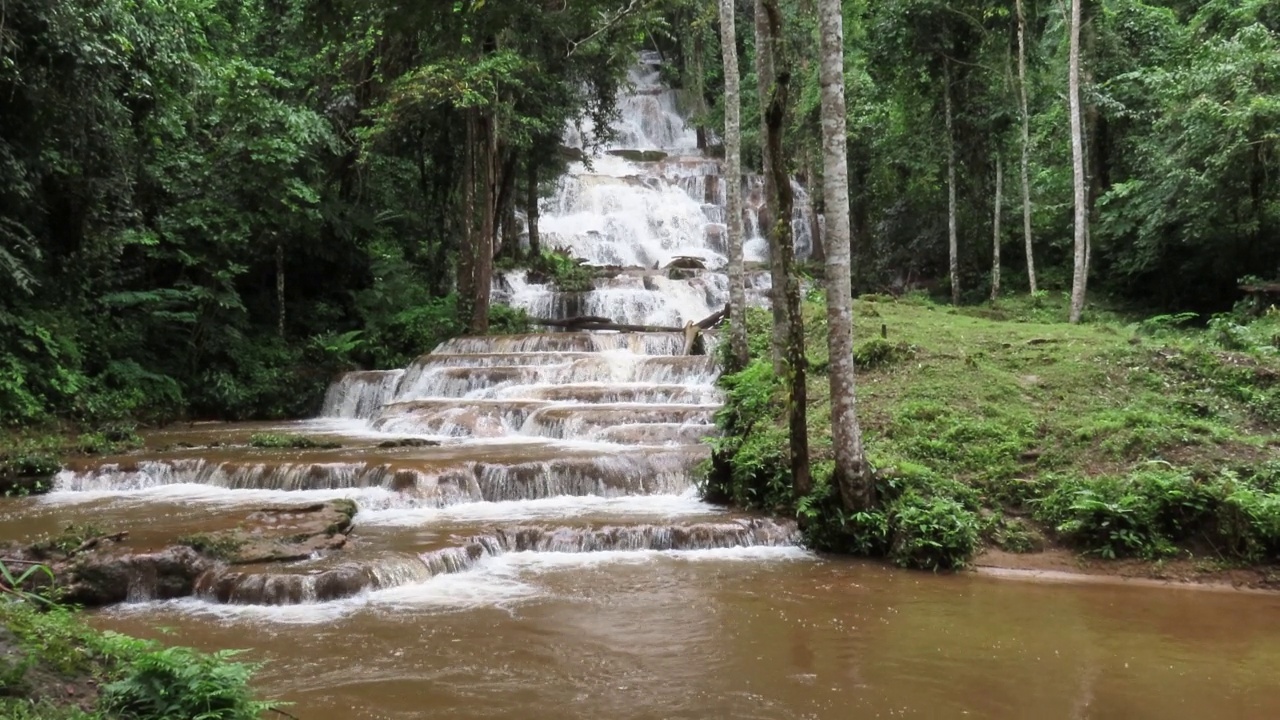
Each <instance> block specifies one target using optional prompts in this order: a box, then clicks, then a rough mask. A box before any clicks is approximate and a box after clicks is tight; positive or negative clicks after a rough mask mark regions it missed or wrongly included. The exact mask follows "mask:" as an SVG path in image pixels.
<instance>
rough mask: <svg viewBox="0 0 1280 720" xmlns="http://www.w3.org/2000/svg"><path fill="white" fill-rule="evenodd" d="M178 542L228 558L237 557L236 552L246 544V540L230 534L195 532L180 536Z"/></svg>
mask: <svg viewBox="0 0 1280 720" xmlns="http://www.w3.org/2000/svg"><path fill="white" fill-rule="evenodd" d="M178 544H179V545H186V546H187V547H189V548H191V549H192V550H195V551H196V552H198V553H202V554H204V555H208V556H209V557H213V558H218V559H220V560H228V559H231V558H233V557H235V555H236V553H238V552H239V551H240V548H241V547H243V546H244V540H243V539H242V538H239V537H236V536H234V535H229V534H216V533H195V534H192V535H183V536H182V537H179V538H178Z"/></svg>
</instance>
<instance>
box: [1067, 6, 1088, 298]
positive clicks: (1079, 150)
mask: <svg viewBox="0 0 1280 720" xmlns="http://www.w3.org/2000/svg"><path fill="white" fill-rule="evenodd" d="M1082 3H1083V0H1071V47H1070V60H1069V66H1068V67H1069V70H1068V75H1067V100H1068V105H1069V109H1070V113H1071V180H1072V188H1073V190H1074V191H1075V192H1074V195H1075V264H1074V268H1073V273H1072V278H1071V316H1070V319H1071V322H1072V323H1078V322H1080V315H1081V314H1082V313H1083V312H1084V294H1085V282H1086V280H1087V279H1088V276H1089V267H1088V249H1087V245H1088V240H1087V238H1088V228H1087V225H1086V224H1087V222H1088V217H1089V215H1088V202H1087V200H1086V198H1085V177H1084V129H1083V128H1082V127H1081V120H1082V118H1081V117H1080V6H1081V4H1082Z"/></svg>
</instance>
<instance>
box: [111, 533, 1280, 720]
mask: <svg viewBox="0 0 1280 720" xmlns="http://www.w3.org/2000/svg"><path fill="white" fill-rule="evenodd" d="M508 559H509V558H508ZM432 583H435V584H436V585H435V586H434V587H430V586H431V585H432ZM1277 617H1280V597H1276V596H1270V595H1245V594H1239V593H1233V592H1210V591H1194V590H1182V589H1152V588H1128V587H1116V586H1091V585H1073V586H1063V585H1048V584H1039V583H1032V582H1019V581H1009V580H997V579H990V578H983V577H978V576H971V575H958V576H935V575H928V574H921V573H911V572H902V571H896V570H892V569H888V568H884V567H881V566H878V565H874V564H868V563H862V562H854V561H845V560H830V559H827V560H823V559H817V558H813V557H810V556H806V555H803V554H799V553H797V554H794V555H778V554H774V555H768V554H762V555H760V556H758V557H756V558H754V559H751V558H749V557H748V556H745V555H740V556H738V557H734V558H732V559H731V558H730V557H729V556H727V555H726V556H725V557H722V558H716V557H714V556H702V557H696V554H688V555H684V556H681V555H679V554H667V555H662V554H648V555H645V556H644V557H630V558H624V557H619V556H615V557H612V558H606V557H589V556H574V557H558V558H554V559H549V558H548V557H541V558H538V557H534V556H533V554H530V557H527V558H520V559H518V560H511V561H509V562H504V563H501V564H494V565H493V566H492V567H487V568H481V569H479V570H478V571H476V572H474V573H472V574H470V575H456V576H448V577H444V578H435V579H433V580H432V581H430V582H428V583H427V584H426V586H421V587H417V588H414V589H413V590H411V591H407V592H406V591H405V590H404V589H397V590H393V591H387V592H384V593H377V594H375V596H374V597H370V598H366V599H363V600H361V601H359V602H351V603H347V604H335V605H331V606H328V607H319V606H312V607H292V608H271V609H262V608H252V609H249V608H234V609H228V608H226V607H213V606H199V605H197V604H196V603H193V602H190V601H186V602H178V603H173V604H169V605H149V606H142V607H134V608H124V609H115V610H111V611H108V612H106V613H103V614H100V615H98V616H97V617H96V618H95V621H94V622H95V624H97V625H98V626H100V627H103V628H110V629H113V630H118V631H121V632H128V633H133V634H137V635H142V636H148V637H164V638H166V639H167V640H169V641H180V642H183V643H189V644H192V645H195V646H197V647H200V648H204V649H209V650H212V649H216V648H225V647H239V648H247V649H248V650H249V652H248V654H247V656H246V657H247V658H248V659H251V660H266V661H268V664H267V665H266V666H265V668H264V669H263V670H262V672H261V673H260V675H259V680H258V687H259V688H260V689H261V690H262V692H264V693H265V694H267V695H271V696H273V697H278V698H283V699H286V700H289V701H292V702H294V703H296V704H295V705H294V706H293V707H292V708H290V712H292V713H294V714H296V715H298V716H299V717H301V718H305V719H306V720H339V719H342V720H346V719H348V718H385V719H392V718H395V719H405V720H408V719H410V718H529V719H539V718H547V719H552V718H557V719H558V718H611V717H616V718H637V719H639V718H655V719H656V718H849V717H866V718H873V717H885V718H889V717H917V718H963V717H975V718H1009V719H1013V718H1096V719H1104V718H1115V719H1117V720H1120V719H1133V718H1161V719H1170V718H1202V717H1213V718H1260V719H1261V718H1274V717H1280V679H1278V676H1277V675H1276V672H1275V669H1276V668H1277V667H1280V623H1277V622H1276V618H1277ZM162 626H164V627H168V628H170V633H169V634H166V635H162V634H161V633H160V631H159V630H158V628H160V627H162Z"/></svg>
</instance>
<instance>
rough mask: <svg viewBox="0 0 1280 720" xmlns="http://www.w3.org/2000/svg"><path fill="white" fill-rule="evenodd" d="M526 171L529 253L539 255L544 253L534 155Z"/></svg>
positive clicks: (526, 215) (536, 166) (526, 213)
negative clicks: (539, 227) (539, 226)
mask: <svg viewBox="0 0 1280 720" xmlns="http://www.w3.org/2000/svg"><path fill="white" fill-rule="evenodd" d="M526 172H528V174H529V176H528V178H526V183H527V187H526V188H525V193H526V195H525V201H524V214H525V219H526V223H527V224H528V226H529V254H530V255H533V256H537V255H541V254H542V238H541V237H540V236H539V233H538V163H537V161H535V160H534V159H533V158H532V157H530V158H529V166H528V169H527V170H526Z"/></svg>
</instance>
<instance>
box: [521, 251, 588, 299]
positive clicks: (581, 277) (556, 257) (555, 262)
mask: <svg viewBox="0 0 1280 720" xmlns="http://www.w3.org/2000/svg"><path fill="white" fill-rule="evenodd" d="M529 271H530V276H531V278H535V277H536V278H539V279H543V280H546V281H548V282H550V283H551V284H553V285H555V286H556V288H557V289H558V290H560V291H561V292H589V291H590V290H591V289H592V288H593V287H594V285H595V272H594V271H592V270H591V268H590V267H589V266H585V265H583V264H582V263H581V262H580V261H579V260H578V259H577V258H575V257H573V256H572V255H570V254H569V253H567V252H564V251H562V250H543V251H542V252H541V253H540V254H538V255H535V256H533V258H531V263H530V267H529Z"/></svg>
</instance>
